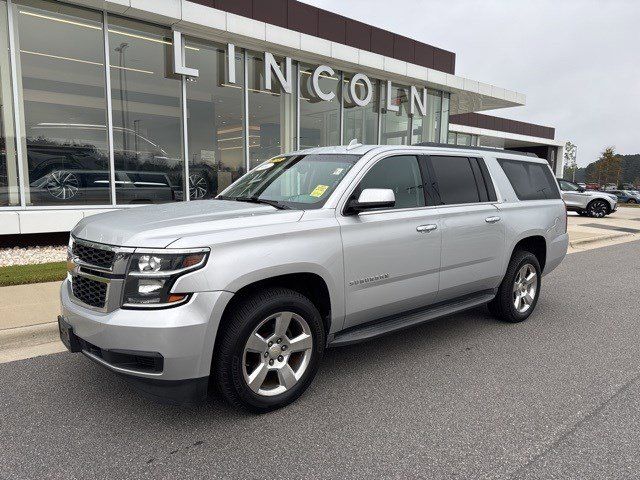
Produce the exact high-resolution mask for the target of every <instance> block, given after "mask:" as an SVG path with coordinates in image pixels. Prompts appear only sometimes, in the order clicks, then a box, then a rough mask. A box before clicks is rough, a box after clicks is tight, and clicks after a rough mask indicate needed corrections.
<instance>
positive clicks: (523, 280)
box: [513, 263, 538, 313]
mask: <svg viewBox="0 0 640 480" xmlns="http://www.w3.org/2000/svg"><path fill="white" fill-rule="evenodd" d="M537 293H538V274H537V273H536V269H535V267H534V266H533V265H531V264H530V263H527V264H525V265H523V266H522V267H521V268H520V270H518V274H517V275H516V278H515V280H514V282H513V306H514V307H515V309H516V311H517V312H518V313H525V312H526V311H527V310H529V309H530V308H531V305H532V304H533V301H534V300H535V298H536V294H537Z"/></svg>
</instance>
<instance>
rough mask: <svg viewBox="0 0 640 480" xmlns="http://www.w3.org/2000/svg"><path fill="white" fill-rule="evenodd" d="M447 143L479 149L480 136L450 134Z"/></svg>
mask: <svg viewBox="0 0 640 480" xmlns="http://www.w3.org/2000/svg"><path fill="white" fill-rule="evenodd" d="M447 143H450V144H451V145H461V146H464V147H479V146H480V137H479V136H478V135H471V134H470V133H456V132H449V135H448V142H447Z"/></svg>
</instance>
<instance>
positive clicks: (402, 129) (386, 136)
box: [380, 82, 410, 145]
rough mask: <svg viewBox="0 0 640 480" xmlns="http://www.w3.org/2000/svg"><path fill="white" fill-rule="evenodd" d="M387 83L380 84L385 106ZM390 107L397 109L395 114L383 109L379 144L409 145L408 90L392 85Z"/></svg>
mask: <svg viewBox="0 0 640 480" xmlns="http://www.w3.org/2000/svg"><path fill="white" fill-rule="evenodd" d="M386 89H387V82H381V88H380V91H381V92H382V98H383V103H382V105H383V106H384V105H386V104H387V102H386ZM390 103H391V105H395V106H398V107H399V110H398V111H397V112H394V111H387V110H386V109H383V111H382V120H381V130H380V143H381V144H382V145H407V144H408V143H409V125H410V121H409V120H410V118H409V88H408V87H400V86H397V85H393V86H392V87H391V102H390Z"/></svg>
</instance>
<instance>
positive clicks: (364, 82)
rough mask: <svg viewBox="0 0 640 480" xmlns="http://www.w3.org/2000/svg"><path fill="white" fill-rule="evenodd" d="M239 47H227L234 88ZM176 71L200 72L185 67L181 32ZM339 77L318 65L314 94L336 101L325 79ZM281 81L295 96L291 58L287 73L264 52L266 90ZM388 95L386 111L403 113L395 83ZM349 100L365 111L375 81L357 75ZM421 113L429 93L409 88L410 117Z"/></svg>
mask: <svg viewBox="0 0 640 480" xmlns="http://www.w3.org/2000/svg"><path fill="white" fill-rule="evenodd" d="M234 59H235V45H234V44H232V43H229V44H227V82H228V83H230V84H235V83H236V65H235V61H234ZM173 71H174V73H175V74H177V75H185V76H187V77H192V78H195V77H198V75H199V72H198V70H197V69H195V68H188V67H186V66H185V65H184V43H183V38H182V33H181V32H178V31H174V32H173ZM323 75H324V76H330V77H333V76H334V75H335V71H334V70H333V68H331V67H330V66H328V65H318V66H317V67H316V68H315V69H314V70H313V74H312V75H311V91H312V93H313V95H315V96H316V97H317V98H319V99H321V100H325V101H331V100H332V99H333V98H334V97H335V93H334V92H324V91H322V89H321V88H320V77H321V76H323ZM274 76H275V78H276V79H277V81H278V83H279V84H280V86H281V88H282V91H283V92H284V93H287V94H291V93H293V68H292V60H291V58H290V57H284V71H283V69H282V67H281V66H280V65H279V64H278V62H277V61H276V59H275V57H274V56H273V54H271V53H269V52H264V82H265V88H266V89H267V90H271V88H272V85H273V77H274ZM384 83H385V86H386V93H387V94H386V95H385V99H386V101H385V108H386V109H387V111H391V112H397V111H399V110H400V105H397V104H394V103H393V101H392V97H391V88H392V84H391V80H387V81H386V82H384ZM357 85H360V86H364V88H361V89H357V88H356V86H357ZM349 97H350V98H351V101H352V102H353V103H354V104H356V105H358V106H360V107H364V106H366V105H368V104H369V102H371V98H372V97H373V85H372V84H371V80H369V77H367V75H365V74H364V73H356V74H355V75H353V76H352V77H351V80H350V81H349ZM416 109H417V112H418V113H419V114H420V115H421V116H423V117H424V116H426V115H427V89H426V87H415V86H413V85H412V86H411V87H409V114H410V115H414V114H415V113H416Z"/></svg>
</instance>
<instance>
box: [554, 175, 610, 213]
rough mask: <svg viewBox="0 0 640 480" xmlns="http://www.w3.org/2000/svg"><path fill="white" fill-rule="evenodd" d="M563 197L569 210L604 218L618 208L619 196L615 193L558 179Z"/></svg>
mask: <svg viewBox="0 0 640 480" xmlns="http://www.w3.org/2000/svg"><path fill="white" fill-rule="evenodd" d="M558 185H559V186H560V190H561V191H562V199H563V200H564V203H566V204H567V210H570V211H573V212H578V214H579V215H588V216H589V217H594V218H603V217H605V216H607V215H609V214H611V213H613V212H615V211H616V210H617V209H618V198H617V197H616V195H615V194H614V193H609V192H600V191H598V190H585V189H584V188H583V187H581V186H580V185H578V184H577V183H573V182H570V181H569V180H564V179H558Z"/></svg>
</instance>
